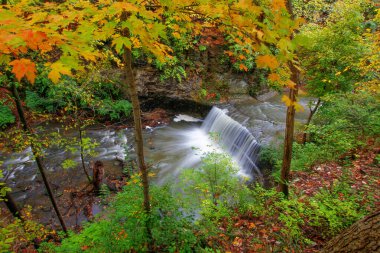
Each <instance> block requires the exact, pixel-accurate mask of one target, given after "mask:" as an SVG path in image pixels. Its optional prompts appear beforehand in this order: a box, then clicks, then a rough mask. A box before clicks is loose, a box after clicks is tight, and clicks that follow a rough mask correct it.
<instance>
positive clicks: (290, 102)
mask: <svg viewBox="0 0 380 253" xmlns="http://www.w3.org/2000/svg"><path fill="white" fill-rule="evenodd" d="M281 101H282V102H284V103H285V105H286V106H287V107H289V106H292V105H293V102H292V100H291V99H290V98H289V97H288V96H287V95H283V96H282V98H281Z"/></svg>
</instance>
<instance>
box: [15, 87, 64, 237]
mask: <svg viewBox="0 0 380 253" xmlns="http://www.w3.org/2000/svg"><path fill="white" fill-rule="evenodd" d="M12 93H13V96H14V98H15V102H16V107H17V113H18V115H19V118H20V121H21V123H22V126H23V130H24V132H25V133H26V134H28V135H33V134H34V133H33V131H32V130H31V129H30V128H29V125H28V122H27V121H26V118H25V114H24V110H23V108H22V105H21V100H20V97H19V95H18V91H17V88H16V85H15V84H12ZM30 146H31V148H32V153H33V156H34V158H35V160H36V163H37V167H38V170H39V172H40V174H41V176H42V180H43V181H44V185H45V187H46V191H47V193H48V195H49V198H50V201H51V203H52V205H53V208H54V211H55V213H56V214H57V216H58V219H59V222H60V224H61V227H62V230H63V231H64V232H65V233H67V227H66V224H65V222H64V220H63V218H62V215H61V212H60V211H59V209H58V205H57V202H56V200H55V197H54V194H53V191H52V189H51V186H50V183H49V181H48V179H47V177H46V174H45V168H44V166H43V163H42V159H41V157H40V156H39V155H38V153H37V152H36V147H35V145H34V144H33V143H31V145H30Z"/></svg>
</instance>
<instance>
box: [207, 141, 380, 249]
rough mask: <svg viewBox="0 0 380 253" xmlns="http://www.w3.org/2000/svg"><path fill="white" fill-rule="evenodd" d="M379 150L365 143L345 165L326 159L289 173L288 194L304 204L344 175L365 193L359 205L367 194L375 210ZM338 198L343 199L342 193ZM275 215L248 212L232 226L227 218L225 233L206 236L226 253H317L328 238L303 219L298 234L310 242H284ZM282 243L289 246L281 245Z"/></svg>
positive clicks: (282, 227)
mask: <svg viewBox="0 0 380 253" xmlns="http://www.w3.org/2000/svg"><path fill="white" fill-rule="evenodd" d="M372 144H373V143H372ZM379 153H380V148H379V147H374V146H369V147H367V148H364V149H360V150H356V151H355V152H353V153H352V156H351V158H352V160H351V161H349V162H348V163H347V161H346V164H345V165H344V164H343V162H342V161H340V162H329V163H323V164H318V165H315V166H313V167H312V168H311V169H310V170H309V171H294V172H291V178H292V179H293V180H292V182H291V185H290V188H291V189H292V194H295V195H296V196H297V198H298V201H300V202H303V203H306V204H308V198H309V197H311V196H314V195H315V194H317V193H318V192H320V191H321V189H327V190H329V189H331V188H332V186H333V185H334V183H335V182H336V181H337V180H338V179H339V178H341V177H346V179H345V180H347V182H348V183H349V185H350V187H351V188H352V189H353V190H354V192H358V193H359V192H360V193H361V194H362V196H365V197H364V198H363V199H362V203H359V204H360V206H364V204H365V203H364V202H365V201H369V198H367V196H370V195H371V196H372V198H371V200H370V201H373V203H371V206H372V207H373V208H372V210H368V212H372V211H374V210H377V209H379V208H380V168H379V161H377V160H376V154H379ZM370 193H371V194H370ZM341 197H342V198H343V194H342V196H341ZM342 200H344V199H342ZM269 201H271V200H269ZM268 204H269V205H271V204H273V203H268ZM367 206H368V205H367ZM278 215H279V213H278V214H277V215H275V216H259V217H258V216H257V215H252V214H250V213H248V214H246V215H237V216H235V217H233V218H232V219H233V223H234V225H233V228H231V227H230V224H231V223H230V221H225V222H222V223H221V224H220V230H221V231H226V234H224V233H221V234H219V236H217V237H215V238H210V241H209V244H210V246H212V245H219V246H223V248H224V249H225V251H226V252H284V251H283V250H285V252H306V253H314V252H319V250H321V249H322V248H323V245H324V244H325V243H326V242H327V241H328V240H329V239H331V236H323V235H322V234H321V231H320V230H321V228H320V227H315V226H312V225H311V224H309V223H308V220H307V219H305V220H304V221H303V224H304V225H303V226H302V233H303V235H304V236H305V237H307V238H308V239H310V240H311V241H312V243H311V244H310V245H307V246H305V245H303V246H301V245H296V244H297V242H294V241H287V239H286V238H285V237H286V236H284V233H283V232H282V231H286V229H285V224H284V223H283V222H280V221H279V217H278ZM305 217H306V216H305ZM227 231H229V232H227ZM227 234H228V235H227ZM231 238H232V239H231ZM284 244H285V245H288V246H289V247H288V248H287V246H285V247H284ZM297 248H298V250H297ZM280 249H281V250H280Z"/></svg>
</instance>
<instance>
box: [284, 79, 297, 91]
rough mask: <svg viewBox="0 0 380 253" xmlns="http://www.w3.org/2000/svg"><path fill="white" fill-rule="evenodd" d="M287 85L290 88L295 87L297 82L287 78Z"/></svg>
mask: <svg viewBox="0 0 380 253" xmlns="http://www.w3.org/2000/svg"><path fill="white" fill-rule="evenodd" d="M285 84H286V86H287V87H289V88H290V89H294V88H295V87H296V83H295V82H293V81H292V80H287V81H286V83H285Z"/></svg>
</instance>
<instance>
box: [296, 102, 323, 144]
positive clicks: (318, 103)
mask: <svg viewBox="0 0 380 253" xmlns="http://www.w3.org/2000/svg"><path fill="white" fill-rule="evenodd" d="M320 104H321V99H320V98H318V100H317V103H316V105H315V106H314V108H313V109H311V107H310V114H309V117H308V118H307V121H306V124H305V131H304V133H303V135H302V142H301V143H302V144H305V143H306V140H307V133H306V129H307V128H308V126H309V125H310V122H311V120H312V119H313V116H314V114H315V113H316V112H317V110H318V108H319V105H320Z"/></svg>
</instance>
